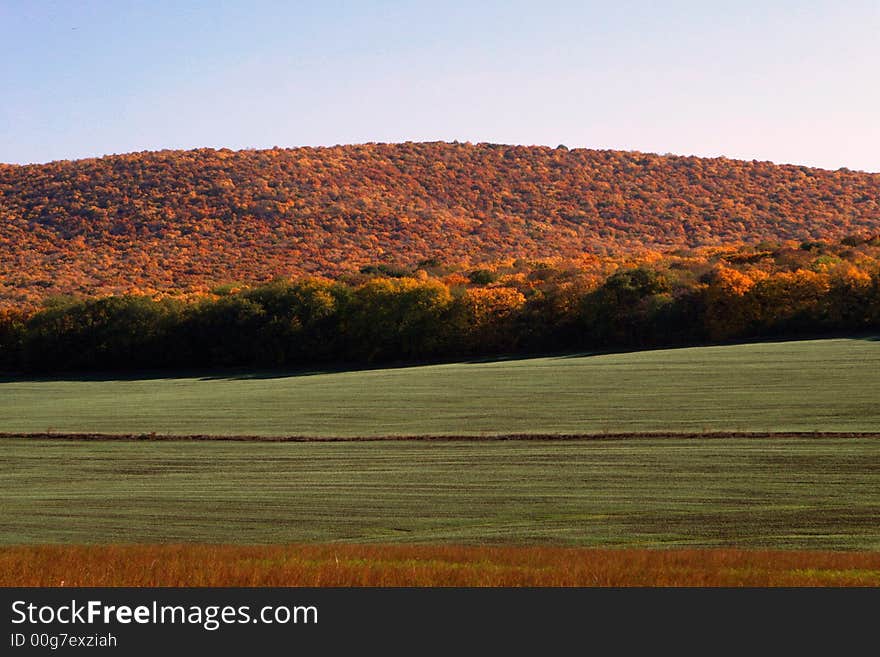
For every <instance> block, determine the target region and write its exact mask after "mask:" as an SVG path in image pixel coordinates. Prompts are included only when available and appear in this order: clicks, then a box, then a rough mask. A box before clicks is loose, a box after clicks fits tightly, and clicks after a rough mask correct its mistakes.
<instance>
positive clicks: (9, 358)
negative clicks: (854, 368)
mask: <svg viewBox="0 0 880 657" xmlns="http://www.w3.org/2000/svg"><path fill="white" fill-rule="evenodd" d="M603 268H607V272H606V273H602V271H603ZM429 269H430V271H428V270H426V269H417V270H407V269H405V268H400V267H399V268H394V269H392V268H384V269H380V268H367V270H365V271H364V273H359V274H357V275H350V276H344V277H340V278H337V279H328V278H315V277H304V278H298V279H293V280H286V279H278V280H275V281H273V282H271V283H268V284H263V285H252V286H248V285H243V284H242V285H238V286H234V287H233V286H222V287H220V288H217V289H215V290H214V291H213V292H211V293H207V294H203V295H199V296H183V297H180V296H168V295H165V296H161V295H160V296H145V295H140V296H138V295H117V296H107V297H92V298H80V299H76V298H65V297H61V298H54V299H50V300H48V301H47V302H46V303H45V304H44V306H43V307H42V308H41V309H27V308H25V309H19V310H14V309H7V310H5V311H3V312H2V313H0V369H5V370H11V371H57V370H95V369H99V370H100V369H104V370H109V369H155V368H192V367H195V368H205V367H207V368H213V367H271V368H300V367H313V366H316V365H317V366H349V365H358V366H360V365H371V364H380V363H391V362H424V361H438V360H455V359H460V358H469V357H484V356H497V355H502V354H529V353H533V354H535V353H548V352H561V351H594V350H608V349H619V348H644V347H657V346H670V345H682V344H706V343H717V342H724V341H729V340H742V339H752V338H762V337H780V336H783V337H784V336H804V335H813V336H815V335H820V334H828V333H854V332H855V333H867V332H872V331H877V330H878V329H880V239H876V238H873V239H864V240H859V241H858V242H856V241H854V240H852V239H846V240H844V243H837V244H833V243H818V242H808V243H803V244H801V245H799V246H786V247H772V248H770V247H765V246H759V247H741V248H738V249H730V248H728V249H721V248H716V249H702V250H696V251H680V252H677V253H671V254H666V255H656V256H654V257H650V258H647V259H643V260H633V261H632V262H618V263H616V264H615V263H613V262H606V263H604V264H601V263H600V264H596V263H593V264H592V265H590V266H587V267H581V268H579V267H577V266H575V265H574V264H572V263H570V262H565V261H557V262H547V261H516V262H514V263H509V264H496V265H493V266H484V267H480V268H477V269H474V270H472V271H468V270H466V269H465V270H462V269H460V268H458V267H446V266H442V265H437V264H435V265H433V266H432V267H430V268H429Z"/></svg>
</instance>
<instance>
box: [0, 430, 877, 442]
mask: <svg viewBox="0 0 880 657" xmlns="http://www.w3.org/2000/svg"><path fill="white" fill-rule="evenodd" d="M651 438H683V439H713V438H746V439H747V438H760V439H768V438H770V439H776V438H816V439H822V438H872V439H880V431H716V432H695V433H690V432H676V431H654V432H628V433H574V434H540V433H511V434H485V435H482V434H481V435H442V434H436V435H420V436H363V437H359V436H216V435H205V434H196V435H175V434H157V433H131V434H112V433H54V432H52V433H49V432H41V433H15V432H0V439H22V440H70V441H77V440H79V441H102V440H103V441H120V440H126V441H147V442H149V441H156V442H160V441H161V442H174V441H178V442H179V441H236V442H268V443H345V442H376V441H424V442H427V441H435V442H440V441H443V442H448V441H462V442H488V441H505V440H521V441H548V440H585V441H586V440H636V439H651Z"/></svg>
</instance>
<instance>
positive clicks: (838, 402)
mask: <svg viewBox="0 0 880 657" xmlns="http://www.w3.org/2000/svg"><path fill="white" fill-rule="evenodd" d="M878 390H880V341H877V340H868V339H839V340H814V341H801V342H784V343H764V344H750V345H736V346H724V347H700V348H692V349H672V350H660V351H646V352H637V353H628V354H609V355H600V356H584V357H558V358H536V359H528V360H512V361H500V362H492V363H474V364H467V363H466V364H451V365H434V366H423V367H409V368H398V369H383V370H373V371H354V372H338V373H328V374H300V375H275V376H273V375H268V374H262V375H241V376H235V375H227V376H212V377H188V378H187V377H180V378H152V379H134V380H100V379H87V378H86V379H67V380H44V381H38V380H33V381H23V380H2V381H0V432H31V433H36V432H46V431H53V432H59V433H64V432H97V433H152V432H155V433H159V434H177V435H192V434H215V435H263V436H280V435H299V436H384V435H418V434H434V435H453V434H461V435H480V434H509V433H531V434H535V433H541V434H559V433H565V434H574V433H601V432H648V431H660V432H664V431H668V432H704V431H757V432H762V431H765V432H777V431H880V403H878V402H880V398H878V392H877V391H878Z"/></svg>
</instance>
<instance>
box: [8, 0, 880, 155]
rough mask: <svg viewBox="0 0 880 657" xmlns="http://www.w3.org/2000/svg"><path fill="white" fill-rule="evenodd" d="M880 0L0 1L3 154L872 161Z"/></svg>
mask: <svg viewBox="0 0 880 657" xmlns="http://www.w3.org/2000/svg"><path fill="white" fill-rule="evenodd" d="M878 78H880V2H878V1H877V0H837V1H811V0H800V1H796V2H790V1H788V0H778V1H774V0H764V1H760V0H739V1H738V2H733V1H723V2H722V1H713V0H702V1H685V0H670V1H666V2H649V1H647V0H642V1H635V0H633V1H630V0H605V1H603V2H589V1H584V2H572V1H565V2H559V1H554V0H540V1H538V0H531V1H529V2H520V1H519V0H505V1H495V0H483V1H480V0H470V1H468V2H459V1H458V0H444V1H442V2H439V1H438V2H427V1H425V2H404V1H384V0H376V1H371V2H367V1H362V2H341V1H337V0H316V1H314V2H312V1H308V2H296V1H288V2H271V1H267V0H235V1H231V0H230V1H227V2H223V1H221V0H215V1H212V2H207V1H206V2H188V1H186V0H174V1H165V0H149V1H143V2H134V1H129V0H107V1H98V0H95V1H89V0H62V1H50V0H0V162H7V163H30V162H47V161H51V160H59V159H77V158H83V157H94V156H101V155H105V154H112V153H125V152H132V151H143V150H159V149H166V148H183V149H189V148H198V147H214V148H224V147H225V148H232V149H241V148H269V147H273V146H280V147H293V146H304V145H310V146H320V145H333V144H348V143H364V142H400V141H437V140H442V141H455V140H457V141H470V142H473V143H477V142H494V143H507V144H526V145H530V144H543V145H548V146H556V145H558V144H565V145H566V146H568V147H569V148H575V147H586V148H603V149H604V148H610V149H621V150H637V151H645V152H653V153H675V154H680V155H700V156H708V157H717V156H725V157H729V158H738V159H746V160H752V159H756V160H769V161H773V162H777V163H794V164H802V165H808V166H818V167H823V168H828V169H837V168H840V167H847V168H850V169H854V170H863V171H873V172H880V84H878Z"/></svg>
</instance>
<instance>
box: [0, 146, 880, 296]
mask: <svg viewBox="0 0 880 657" xmlns="http://www.w3.org/2000/svg"><path fill="white" fill-rule="evenodd" d="M878 232H880V174H868V173H860V172H852V171H848V170H838V171H825V170H820V169H811V168H807V167H800V166H776V165H773V164H770V163H765V162H744V161H736V160H729V159H724V158H719V159H703V158H696V157H677V156H660V155H651V154H643V153H635V152H620V151H597V150H584V149H577V150H568V149H566V148H565V147H558V148H555V149H553V148H546V147H519V146H516V147H514V146H503V145H494V144H469V143H464V144H462V143H451V144H450V143H405V144H366V145H359V146H338V147H332V148H295V149H272V150H259V151H238V152H233V151H229V150H219V151H217V150H210V149H200V150H194V151H160V152H144V153H134V154H129V155H115V156H109V157H104V158H100V159H89V160H79V161H62V162H52V163H49V164H42V165H28V166H17V165H0V302H6V303H10V302H12V303H31V302H33V301H34V300H37V299H39V298H42V297H45V296H48V295H50V294H58V293H73V294H80V295H81V294H102V293H113V292H117V293H118V292H124V291H144V292H152V291H156V290H187V289H190V290H198V289H204V288H205V286H210V285H214V284H217V283H221V282H226V281H234V280H244V281H260V280H267V279H271V278H273V277H276V276H294V275H297V274H302V273H309V272H312V273H323V274H330V275H337V274H340V273H344V272H347V271H357V270H358V269H360V268H361V267H363V266H365V265H370V264H377V263H389V264H395V265H408V266H413V265H416V264H417V263H419V262H420V261H425V260H435V261H440V262H445V263H463V264H468V263H470V264H477V263H484V262H492V261H497V260H501V259H506V258H514V257H517V258H518V257H526V258H547V257H554V256H561V257H566V258H577V257H579V256H581V255H583V254H584V253H593V254H599V255H602V254H605V255H607V254H620V253H630V252H634V251H638V250H639V249H644V248H648V249H670V248H676V247H693V246H701V245H713V244H729V243H731V242H752V243H754V242H759V241H762V240H773V241H780V240H816V239H840V238H842V237H844V236H847V235H853V234H855V235H865V234H876V233H878Z"/></svg>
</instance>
